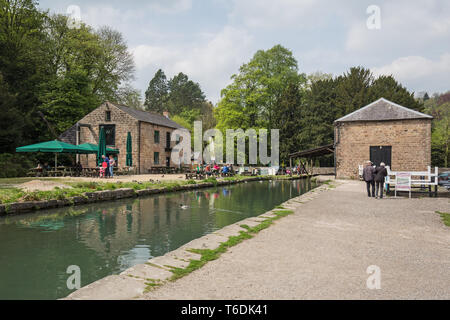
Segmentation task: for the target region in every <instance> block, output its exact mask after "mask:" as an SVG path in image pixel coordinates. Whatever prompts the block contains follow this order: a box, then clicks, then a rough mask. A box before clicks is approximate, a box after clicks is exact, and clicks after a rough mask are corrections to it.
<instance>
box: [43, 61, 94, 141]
mask: <svg viewBox="0 0 450 320" xmlns="http://www.w3.org/2000/svg"><path fill="white" fill-rule="evenodd" d="M45 87H46V90H45V91H44V93H43V94H42V96H41V101H42V104H41V106H40V107H39V110H40V111H42V113H43V114H44V115H45V117H46V119H47V120H48V121H49V122H50V123H51V124H52V126H53V128H54V129H55V131H56V133H57V134H60V133H62V132H64V131H65V130H67V129H69V128H70V127H71V126H72V125H73V124H74V122H75V121H77V120H78V119H81V118H83V117H84V116H85V115H86V114H87V113H89V112H90V111H92V109H94V108H96V107H97V106H98V105H99V104H100V103H101V100H100V98H99V97H98V96H95V95H93V94H92V89H91V83H90V81H89V77H88V75H87V72H86V71H85V70H82V69H72V70H71V71H70V72H66V74H65V75H64V77H63V78H56V79H54V80H53V81H50V82H48V83H46V85H45ZM48 139H54V136H53V135H52V134H51V133H47V136H46V137H45V140H48Z"/></svg>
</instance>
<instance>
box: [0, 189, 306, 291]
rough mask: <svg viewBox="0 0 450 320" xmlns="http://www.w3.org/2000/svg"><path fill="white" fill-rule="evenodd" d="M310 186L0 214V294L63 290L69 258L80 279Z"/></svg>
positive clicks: (109, 270) (175, 245)
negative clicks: (14, 215)
mask: <svg viewBox="0 0 450 320" xmlns="http://www.w3.org/2000/svg"><path fill="white" fill-rule="evenodd" d="M310 188H311V182H310V181H308V180H296V181H264V182H261V183H259V182H256V183H243V184H238V185H233V186H227V187H218V188H210V189H203V190H195V191H190V192H179V193H173V194H166V195H157V196H150V197H145V198H139V199H128V200H121V201H114V202H109V203H104V202H103V203H97V204H92V205H85V206H79V207H72V208H61V209H55V210H49V211H46V212H42V213H40V214H36V213H35V214H30V215H27V216H17V217H6V218H4V219H0V299H31V298H33V299H55V298H59V297H63V296H66V295H67V294H69V293H70V291H69V290H68V289H67V288H66V280H67V277H68V274H66V269H67V267H68V266H69V265H78V266H79V267H80V269H81V284H82V285H83V286H84V285H86V284H88V283H91V282H93V281H95V280H97V279H100V278H102V277H105V276H107V275H110V274H117V273H119V272H121V271H123V270H124V269H127V268H129V267H131V266H133V265H136V264H139V263H143V262H145V261H147V260H148V259H150V258H152V257H155V256H160V255H163V254H165V253H166V252H168V251H171V250H174V249H176V248H178V247H180V246H181V245H183V244H185V243H187V242H189V241H191V240H193V239H195V238H198V237H200V236H202V235H204V234H207V233H210V232H212V231H215V230H217V229H220V228H222V227H224V226H226V225H229V224H231V223H234V222H237V221H239V220H242V219H245V218H246V217H250V216H255V215H259V214H262V213H264V212H265V211H267V210H270V209H272V208H273V207H275V206H277V205H278V204H280V203H281V202H283V201H286V200H287V199H289V198H291V197H294V196H297V195H299V194H301V193H303V192H305V191H306V190H309V189H310Z"/></svg>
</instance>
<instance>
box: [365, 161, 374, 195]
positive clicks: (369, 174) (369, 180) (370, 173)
mask: <svg viewBox="0 0 450 320" xmlns="http://www.w3.org/2000/svg"><path fill="white" fill-rule="evenodd" d="M374 174H375V168H374V167H373V166H372V162H370V161H367V162H366V166H365V167H364V169H363V174H362V177H363V179H364V181H365V182H366V187H367V195H368V196H369V197H375V180H374ZM370 189H372V194H371V193H370Z"/></svg>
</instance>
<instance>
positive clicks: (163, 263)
mask: <svg viewBox="0 0 450 320" xmlns="http://www.w3.org/2000/svg"><path fill="white" fill-rule="evenodd" d="M148 263H151V264H155V265H158V266H160V267H161V268H166V269H170V267H175V268H186V267H187V266H188V265H189V261H188V260H186V259H183V260H181V259H179V258H177V257H176V256H169V255H163V256H159V257H156V258H153V259H151V260H149V261H148Z"/></svg>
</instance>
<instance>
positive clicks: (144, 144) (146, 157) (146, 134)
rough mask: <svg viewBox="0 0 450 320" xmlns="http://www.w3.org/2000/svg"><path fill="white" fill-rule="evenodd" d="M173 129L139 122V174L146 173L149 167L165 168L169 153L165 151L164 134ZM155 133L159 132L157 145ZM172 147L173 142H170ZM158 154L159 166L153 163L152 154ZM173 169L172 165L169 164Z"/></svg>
mask: <svg viewBox="0 0 450 320" xmlns="http://www.w3.org/2000/svg"><path fill="white" fill-rule="evenodd" d="M174 130H175V129H173V128H168V127H163V126H159V125H154V124H151V123H146V122H141V168H140V169H141V170H140V172H141V173H147V172H148V170H149V169H150V168H151V167H165V166H166V158H167V157H170V153H171V152H170V151H166V134H167V132H170V133H171V132H172V131H174ZM155 131H159V143H155ZM170 145H171V146H172V147H173V146H174V145H175V142H171V143H170ZM155 152H159V164H156V163H155V162H154V153H155ZM170 165H171V166H172V167H173V166H174V164H173V163H172V162H171V163H170Z"/></svg>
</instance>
